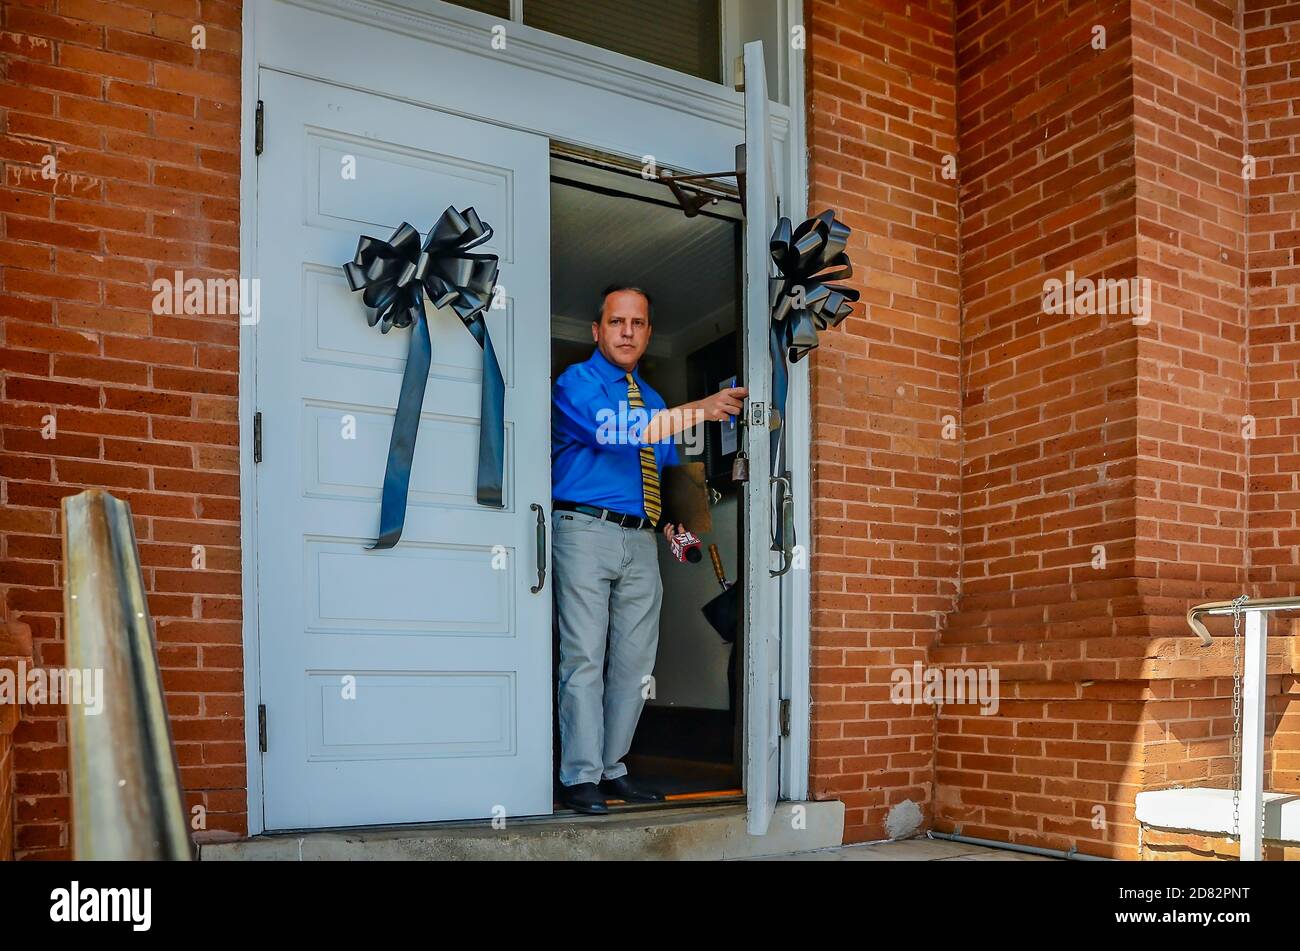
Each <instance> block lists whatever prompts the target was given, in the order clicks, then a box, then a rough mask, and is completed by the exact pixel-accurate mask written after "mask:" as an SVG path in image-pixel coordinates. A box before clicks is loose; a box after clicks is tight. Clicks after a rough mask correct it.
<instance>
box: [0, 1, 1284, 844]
mask: <svg viewBox="0 0 1300 951" xmlns="http://www.w3.org/2000/svg"><path fill="white" fill-rule="evenodd" d="M0 18H2V19H0V53H2V54H3V57H4V59H3V71H4V75H5V78H6V83H5V84H4V85H3V87H0V117H2V118H0V121H3V123H4V129H3V133H2V134H0V144H2V145H0V147H2V151H0V162H3V165H4V169H3V171H4V177H5V184H6V189H5V191H4V194H3V206H0V248H2V249H3V261H4V266H3V268H0V368H2V369H3V372H4V384H3V385H4V390H3V400H4V402H5V406H6V414H5V417H4V419H3V421H2V422H0V535H2V538H0V579H2V580H0V598H2V599H3V612H4V617H6V618H9V619H21V620H23V621H26V622H28V623H29V624H30V625H31V626H32V628H33V631H34V634H35V641H36V659H37V661H38V662H39V663H42V664H45V665H56V664H59V663H61V662H62V659H63V656H62V630H61V617H60V615H61V600H60V593H59V590H58V584H59V580H58V565H59V559H60V542H59V526H58V523H57V518H58V500H59V498H61V497H62V496H63V495H66V494H69V493H73V492H76V491H79V490H80V489H81V488H82V487H84V486H87V485H100V486H105V487H107V488H109V489H111V490H112V491H114V492H115V493H116V494H118V495H119V496H121V497H123V498H125V499H127V500H128V501H129V502H130V503H131V505H132V508H133V511H134V513H135V516H136V530H137V534H138V537H139V540H140V548H141V555H142V559H143V561H144V566H145V580H146V584H147V586H148V588H149V591H150V607H151V610H152V612H153V616H154V619H155V622H156V626H157V633H158V641H159V648H160V657H161V659H162V663H163V667H164V681H165V685H166V687H167V692H168V703H169V706H170V710H171V713H172V716H173V735H174V737H175V739H176V743H177V751H178V755H179V757H180V761H181V770H182V780H183V782H184V784H185V786H186V788H187V790H188V791H189V792H188V797H189V803H190V805H194V804H203V805H205V806H206V808H207V827H208V829H210V830H228V831H234V832H242V831H244V829H245V827H246V817H245V815H244V808H245V785H246V777H245V775H244V772H245V767H244V759H245V753H244V747H243V742H242V737H243V722H242V710H243V702H242V657H241V638H240V617H241V606H240V602H239V590H240V587H239V561H238V553H239V513H238V479H237V454H236V443H237V425H236V391H237V341H238V319H237V318H236V317H233V316H208V317H205V316H198V315H194V316H184V315H180V316H176V315H165V314H154V313H152V312H151V301H152V298H153V291H152V289H151V284H152V282H153V280H154V279H156V278H159V277H165V278H170V277H171V276H172V274H173V272H174V271H176V270H178V269H179V270H182V271H183V272H184V274H185V276H186V277H199V278H204V277H229V276H231V275H232V274H234V273H235V271H236V268H237V263H238V262H237V253H238V243H237V241H238V239H237V228H238V157H239V156H238V133H239V126H238V121H239V26H240V7H239V3H238V0H232V2H219V0H121V2H112V3H110V2H101V0H5V2H2V3H0ZM805 20H806V23H807V26H808V35H809V49H808V58H807V66H808V73H807V86H808V103H807V106H808V121H809V127H808V132H809V150H810V175H811V182H810V191H811V210H813V211H820V210H821V209H822V208H824V207H833V208H836V209H838V210H839V211H840V212H841V215H842V217H843V218H844V220H845V221H846V222H847V223H848V224H850V225H851V226H852V227H853V228H854V243H853V246H852V247H851V253H852V255H853V257H854V260H855V262H856V263H857V265H858V268H859V273H858V274H857V275H855V282H856V283H857V284H858V286H860V287H861V288H862V290H863V292H864V298H863V299H864V306H862V307H861V308H859V313H858V315H856V316H855V317H853V318H851V319H850V320H849V321H847V322H846V323H845V324H844V325H842V327H841V328H840V329H839V330H838V331H835V332H832V333H827V334H824V335H823V337H822V339H823V343H822V346H821V348H820V349H819V350H818V351H817V352H816V354H815V355H814V356H813V358H812V381H813V403H814V436H813V438H814V444H813V465H814V471H813V490H814V512H813V516H814V536H815V537H814V540H813V557H812V562H811V565H812V569H813V577H812V585H813V618H812V621H813V668H812V683H813V700H814V709H813V743H812V751H811V753H812V769H811V777H810V778H811V789H812V794H813V795H814V796H815V797H821V798H827V797H833V798H838V799H841V800H843V801H844V802H845V804H846V807H847V813H846V821H847V827H846V831H845V834H846V839H847V840H849V841H854V840H862V839H871V838H879V837H882V836H885V835H891V834H899V833H905V832H908V831H911V830H912V828H913V827H914V825H915V822H916V821H917V819H918V818H919V821H920V822H921V823H922V824H923V825H930V824H933V825H936V826H938V827H940V828H945V829H955V828H960V829H961V830H962V831H963V832H966V833H967V834H975V835H986V836H989V837H991V838H1001V839H1019V840H1022V841H1027V842H1033V843H1036V844H1045V845H1057V846H1060V847H1069V846H1073V845H1079V846H1080V847H1082V848H1084V849H1085V850H1086V851H1098V852H1108V853H1111V854H1120V855H1128V854H1131V853H1132V849H1133V845H1134V843H1135V841H1136V835H1135V829H1134V825H1133V820H1132V796H1133V794H1134V792H1136V791H1137V790H1138V789H1140V788H1147V787H1151V786H1157V785H1168V784H1170V783H1173V782H1206V781H1216V782H1219V781H1222V780H1223V777H1224V775H1225V768H1227V767H1228V766H1229V765H1230V764H1228V763H1227V760H1226V743H1227V740H1226V737H1227V735H1228V734H1227V731H1228V729H1229V724H1230V718H1229V716H1228V713H1229V706H1228V700H1227V698H1228V696H1229V695H1230V681H1229V679H1228V677H1227V673H1228V670H1229V668H1228V667H1226V666H1225V664H1226V663H1227V662H1228V661H1227V657H1230V645H1229V644H1228V643H1227V642H1226V641H1224V642H1222V643H1220V644H1219V645H1217V646H1216V649H1215V651H1213V652H1210V655H1209V657H1208V659H1207V655H1206V654H1205V653H1203V652H1200V648H1198V647H1197V646H1196V644H1195V642H1194V641H1192V640H1191V639H1190V638H1188V637H1186V636H1185V634H1184V630H1183V627H1182V621H1181V618H1180V615H1181V612H1182V611H1183V610H1185V608H1186V605H1187V602H1188V601H1189V600H1192V599H1195V598H1199V597H1210V596H1215V595H1216V594H1217V593H1218V592H1220V591H1222V592H1224V593H1225V596H1226V594H1227V593H1233V592H1235V590H1236V588H1237V587H1238V586H1239V585H1240V584H1241V581H1242V580H1243V579H1242V569H1243V566H1245V565H1246V564H1247V563H1249V566H1250V580H1251V581H1252V582H1254V583H1255V585H1256V586H1257V588H1258V590H1257V591H1256V592H1255V593H1258V594H1269V593H1278V594H1280V593H1290V592H1291V591H1292V590H1293V588H1294V584H1295V582H1296V581H1297V579H1298V576H1300V569H1297V568H1296V563H1297V559H1296V550H1297V546H1298V545H1300V534H1298V533H1300V523H1298V522H1297V516H1296V510H1297V508H1298V507H1300V506H1297V501H1300V485H1297V482H1296V479H1297V476H1296V473H1297V471H1300V462H1298V461H1297V460H1298V459H1300V452H1298V449H1300V445H1298V444H1297V439H1298V438H1300V427H1298V426H1297V424H1296V419H1297V413H1296V410H1297V408H1298V407H1297V405H1296V401H1297V399H1298V398H1300V390H1297V387H1296V382H1295V381H1296V379H1297V375H1298V374H1297V372H1296V366H1295V364H1296V360H1297V358H1298V357H1300V336H1298V335H1297V320H1298V318H1300V300H1298V299H1297V291H1296V276H1297V272H1298V271H1300V259H1298V258H1297V253H1298V252H1297V248H1300V238H1298V237H1297V235H1298V234H1300V223H1298V221H1297V215H1298V214H1300V202H1297V200H1296V197H1295V196H1296V195H1297V194H1300V187H1297V186H1298V185H1300V163H1298V161H1297V148H1296V146H1297V139H1298V138H1300V106H1297V103H1298V102H1300V65H1298V64H1300V55H1297V42H1300V37H1298V36H1297V32H1296V31H1297V25H1296V24H1297V23H1300V7H1297V6H1296V4H1295V3H1291V2H1276V0H1275V2H1269V0H1257V2H1252V3H1251V4H1250V5H1249V9H1248V10H1247V11H1246V12H1245V13H1244V25H1245V39H1244V47H1243V44H1242V41H1241V35H1240V31H1239V30H1238V28H1237V26H1236V24H1235V23H1234V20H1233V11H1232V8H1231V6H1229V5H1227V4H1225V3H1222V2H1216V0H1199V2H1195V3H1193V2H1190V0H1134V2H1133V3H1131V4H1126V3H1112V2H1109V0H1085V2H1067V0H1044V2H1041V3H1037V4H1034V5H1027V4H1024V3H1021V2H1019V0H958V2H956V3H954V2H952V0H927V2H913V3H908V4H902V3H898V2H894V0H837V2H831V0H810V2H808V3H807V4H806V9H805ZM195 25H202V26H204V28H205V30H206V36H205V38H206V44H207V48H206V49H203V50H196V49H194V48H193V47H192V45H191V38H192V35H193V34H192V28H193V27H194V26H195ZM1095 26H1104V27H1105V29H1106V46H1105V48H1104V49H1100V50H1098V49H1093V47H1092V45H1091V41H1092V39H1093V35H1094V34H1093V27H1095ZM1243 48H1244V64H1243V54H1242V52H1241V51H1242V49H1243ZM1243 65H1244V69H1245V72H1246V86H1245V89H1244V107H1245V108H1247V109H1248V110H1249V113H1248V119H1247V125H1246V128H1245V132H1244V134H1243V125H1242V108H1243V88H1242V84H1241V79H1240V74H1241V71H1242V68H1243ZM1243 139H1244V140H1245V142H1246V143H1248V145H1249V149H1250V151H1251V153H1252V154H1254V155H1256V158H1257V174H1256V178H1254V179H1253V180H1248V181H1246V182H1245V183H1244V184H1243V182H1242V179H1241V178H1240V152H1241V151H1242V148H1243ZM48 156H53V157H54V160H55V164H54V166H53V171H54V175H53V177H49V178H47V177H44V176H43V175H42V169H43V167H44V166H43V162H44V161H45V160H46V158H47V157H48ZM947 156H952V157H954V158H955V159H956V164H955V166H951V167H953V168H954V169H955V172H956V175H957V177H956V178H949V177H945V174H944V173H945V157H947ZM1234 175H1235V176H1236V177H1234ZM959 182H960V189H959V187H958V183H959ZM1247 202H1248V204H1247ZM1247 211H1248V213H1249V214H1248V216H1247V214H1246V212H1247ZM1247 234H1248V235H1249V244H1247V238H1246V235H1247ZM1247 252H1248V254H1247ZM1067 268H1070V269H1073V271H1074V272H1075V276H1076V277H1098V276H1102V275H1104V276H1106V277H1114V278H1121V277H1132V276H1139V275H1140V276H1148V277H1150V278H1151V279H1152V283H1153V289H1154V292H1155V297H1156V310H1155V314H1154V317H1155V319H1154V321H1153V324H1152V325H1150V326H1146V327H1135V326H1134V325H1133V323H1132V321H1131V320H1129V319H1121V320H1116V319H1114V318H1113V317H1102V316H1085V315H1068V314H1066V315H1049V314H1044V313H1043V311H1042V308H1041V295H1042V291H1043V282H1044V280H1045V279H1047V278H1049V277H1058V278H1063V277H1064V272H1065V271H1066V269H1067ZM1247 279H1248V285H1247V283H1246V282H1247ZM1244 288H1248V291H1249V293H1248V295H1247V293H1246V290H1245V289H1244ZM1247 316H1248V317H1249V320H1248V321H1247V319H1246V318H1247ZM1247 353H1248V354H1249V357H1250V366H1249V372H1248V373H1247V372H1246V371H1244V370H1243V369H1242V367H1243V362H1244V356H1245V355H1246V354H1247ZM1247 384H1249V388H1248V389H1247ZM1247 411H1248V412H1249V413H1250V414H1251V415H1253V416H1254V417H1255V418H1256V423H1257V433H1256V436H1255V438H1254V439H1250V440H1244V439H1242V438H1241V429H1240V425H1239V423H1240V417H1241V415H1242V414H1243V413H1245V412H1247ZM49 417H53V419H54V422H55V425H56V427H57V430H56V434H55V435H54V438H52V439H45V438H42V432H41V430H42V428H43V427H44V426H45V425H46V424H47V421H48V419H49ZM1247 474H1248V475H1249V480H1250V481H1249V484H1247V483H1246V481H1245V477H1246V475H1247ZM1247 491H1249V508H1250V518H1249V523H1246V522H1245V521H1243V514H1242V513H1243V510H1244V509H1245V507H1246V493H1247ZM1247 528H1248V530H1249V535H1248V538H1249V546H1248V547H1249V562H1247V544H1246V541H1247V536H1246V533H1245V531H1244V530H1245V529H1247ZM1094 545H1103V546H1104V547H1105V552H1106V559H1107V560H1106V567H1105V568H1102V569H1098V568H1094V567H1093V566H1092V564H1091V562H1092V558H1093V546H1094ZM195 546H202V548H201V553H202V558H203V560H204V562H205V567H203V568H202V569H199V568H195V567H193V563H194V560H195V557H196V549H195ZM1281 629H1282V624H1281V623H1280V622H1279V623H1277V624H1275V625H1274V633H1278V634H1280V633H1281ZM1158 635H1167V637H1165V638H1161V637H1159V636H1158ZM1225 648H1229V650H1228V653H1227V654H1226V655H1225V653H1224V650H1225ZM1287 657H1290V658H1291V659H1290V660H1287V659H1286V658H1287ZM913 661H919V662H921V663H923V664H929V663H939V664H962V665H967V666H985V665H992V666H995V667H996V668H997V670H998V671H999V673H1000V675H1001V678H1002V681H1001V704H1000V710H999V712H998V714H997V715H996V716H980V715H979V712H978V711H977V710H976V709H974V708H973V707H970V706H969V705H968V706H953V705H950V706H948V707H946V708H945V709H944V710H943V713H942V715H941V716H936V715H935V711H934V709H933V708H931V707H929V706H918V707H911V706H905V705H895V704H893V703H891V702H890V687H891V675H892V673H893V672H894V671H895V670H896V669H898V668H899V667H907V666H910V665H911V664H912V662H913ZM1295 663H1296V660H1295V652H1294V651H1293V650H1291V651H1290V652H1289V653H1288V651H1287V649H1286V646H1284V645H1281V644H1279V652H1278V655H1277V660H1276V661H1275V664H1276V665H1277V666H1276V669H1277V670H1278V671H1283V670H1293V669H1294V667H1295ZM1288 664H1289V665H1290V666H1289V667H1288V666H1287V665H1288ZM1271 669H1273V668H1271ZM1274 683H1275V684H1276V690H1277V691H1278V693H1277V695H1276V696H1275V697H1274V699H1273V701H1272V707H1271V709H1272V712H1273V720H1272V721H1271V727H1274V726H1275V729H1276V733H1275V737H1274V760H1273V774H1272V775H1273V778H1274V781H1275V782H1277V783H1278V784H1279V785H1281V784H1283V783H1292V784H1293V785H1291V786H1289V787H1287V786H1283V788H1300V776H1298V775H1297V773H1300V752H1298V751H1297V748H1296V744H1295V737H1297V736H1300V719H1298V718H1300V703H1297V702H1296V698H1297V697H1300V687H1297V685H1296V679H1295V677H1293V676H1289V675H1284V676H1279V677H1276V678H1275V679H1274ZM65 744H66V731H65V725H64V723H63V720H62V714H61V711H60V710H56V709H37V710H34V711H30V716H25V719H24V721H23V723H22V724H21V725H20V726H19V728H18V731H17V733H16V734H15V742H14V746H13V747H12V752H11V753H10V755H11V756H12V758H13V761H14V764H15V765H16V767H17V771H18V773H17V779H16V792H17V826H16V846H17V850H18V852H19V854H20V855H23V856H28V857H61V856H65V855H66V854H67V849H68V828H67V819H68V812H69V803H68V785H67V775H66V768H67V753H66V745H65ZM5 755H6V754H5V748H4V746H3V740H2V739H0V762H2V761H3V759H4V757H5ZM3 795H4V791H3V789H2V788H0V801H2V797H3ZM3 841H4V832H3V826H2V825H0V850H2V848H3Z"/></svg>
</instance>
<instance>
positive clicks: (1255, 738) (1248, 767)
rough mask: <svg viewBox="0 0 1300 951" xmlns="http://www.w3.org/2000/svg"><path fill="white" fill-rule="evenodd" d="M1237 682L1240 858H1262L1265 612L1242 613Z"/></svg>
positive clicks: (1266, 643)
mask: <svg viewBox="0 0 1300 951" xmlns="http://www.w3.org/2000/svg"><path fill="white" fill-rule="evenodd" d="M1245 640H1246V643H1245V660H1244V664H1243V674H1242V682H1241V790H1240V795H1239V796H1238V799H1239V800H1240V807H1241V809H1240V812H1241V860H1242V861H1243V862H1259V861H1262V860H1263V858H1264V841H1263V838H1262V836H1261V829H1260V821H1261V814H1262V812H1263V809H1264V799H1263V796H1264V720H1265V719H1266V717H1267V711H1266V710H1265V704H1266V702H1267V700H1268V615H1267V614H1266V613H1265V612H1263V611H1247V612H1246V638H1245Z"/></svg>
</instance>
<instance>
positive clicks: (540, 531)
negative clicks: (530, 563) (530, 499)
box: [528, 502, 546, 594]
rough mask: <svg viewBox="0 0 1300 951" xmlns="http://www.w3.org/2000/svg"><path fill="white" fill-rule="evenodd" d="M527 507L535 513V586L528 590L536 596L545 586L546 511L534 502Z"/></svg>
mask: <svg viewBox="0 0 1300 951" xmlns="http://www.w3.org/2000/svg"><path fill="white" fill-rule="evenodd" d="M528 507H529V508H530V509H532V510H533V511H534V512H536V513H537V584H535V585H533V586H532V587H531V588H529V589H528V590H529V591H531V592H532V593H533V594H536V593H537V592H538V591H541V590H542V588H543V587H544V586H545V585H546V510H545V509H543V508H542V507H541V506H540V505H538V504H537V503H536V502H534V503H533V504H532V505H530V506H528Z"/></svg>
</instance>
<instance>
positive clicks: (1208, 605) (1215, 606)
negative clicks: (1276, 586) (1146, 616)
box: [1187, 596, 1300, 647]
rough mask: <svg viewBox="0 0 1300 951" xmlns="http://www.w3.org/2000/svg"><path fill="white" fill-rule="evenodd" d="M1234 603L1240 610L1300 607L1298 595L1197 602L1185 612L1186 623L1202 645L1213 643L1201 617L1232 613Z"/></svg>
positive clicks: (1280, 609)
mask: <svg viewBox="0 0 1300 951" xmlns="http://www.w3.org/2000/svg"><path fill="white" fill-rule="evenodd" d="M1234 605H1239V606H1240V610H1241V611H1242V612H1243V613H1244V612H1246V611H1286V610H1288V609H1290V608H1300V596H1291V597H1287V598H1247V599H1246V600H1244V601H1206V602H1205V603H1204V604H1198V605H1196V606H1195V607H1194V608H1191V609H1189V610H1188V612H1187V625H1188V627H1190V628H1191V629H1192V632H1193V633H1195V634H1196V636H1197V637H1199V638H1200V639H1201V644H1202V646H1204V647H1209V646H1210V644H1211V643H1213V639H1212V638H1211V637H1210V632H1209V631H1207V630H1206V629H1205V625H1204V624H1202V623H1201V621H1200V618H1201V617H1209V616H1211V615H1223V614H1232V613H1233V612H1234V611H1235V610H1237V608H1236V607H1234Z"/></svg>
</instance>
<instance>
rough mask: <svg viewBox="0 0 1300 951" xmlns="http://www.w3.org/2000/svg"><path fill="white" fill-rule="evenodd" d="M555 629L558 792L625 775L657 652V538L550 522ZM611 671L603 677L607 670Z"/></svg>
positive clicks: (583, 521) (584, 520)
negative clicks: (557, 628)
mask: <svg viewBox="0 0 1300 951" xmlns="http://www.w3.org/2000/svg"><path fill="white" fill-rule="evenodd" d="M551 527H552V540H551V554H552V560H553V563H554V566H555V567H554V577H555V598H556V610H557V612H558V614H559V626H560V677H559V687H558V691H557V692H558V701H559V708H560V782H561V783H563V784H564V785H566V786H573V785H576V784H577V783H596V782H600V780H601V778H602V777H603V778H605V779H617V778H618V777H620V776H625V775H627V767H626V766H624V765H623V763H622V762H621V760H622V759H623V757H624V756H626V755H627V751H628V749H629V748H630V747H631V745H632V735H633V733H635V732H636V724H637V720H639V719H640V718H641V708H642V707H643V706H644V705H645V700H646V697H647V696H648V695H649V693H650V686H649V684H650V680H649V678H650V676H651V674H652V672H653V671H654V665H655V652H656V651H657V650H658V648H659V606H660V604H661V603H662V602H663V591H664V589H663V583H662V582H661V581H660V579H659V559H658V554H657V552H656V549H655V546H656V544H657V538H658V533H657V532H653V531H647V530H646V529H635V528H619V527H618V526H617V525H615V524H614V523H613V522H607V521H605V520H604V519H599V518H596V517H595V516H592V515H584V514H582V513H581V512H563V511H557V512H552V513H551ZM607 662H608V669H607V668H606V664H607Z"/></svg>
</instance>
